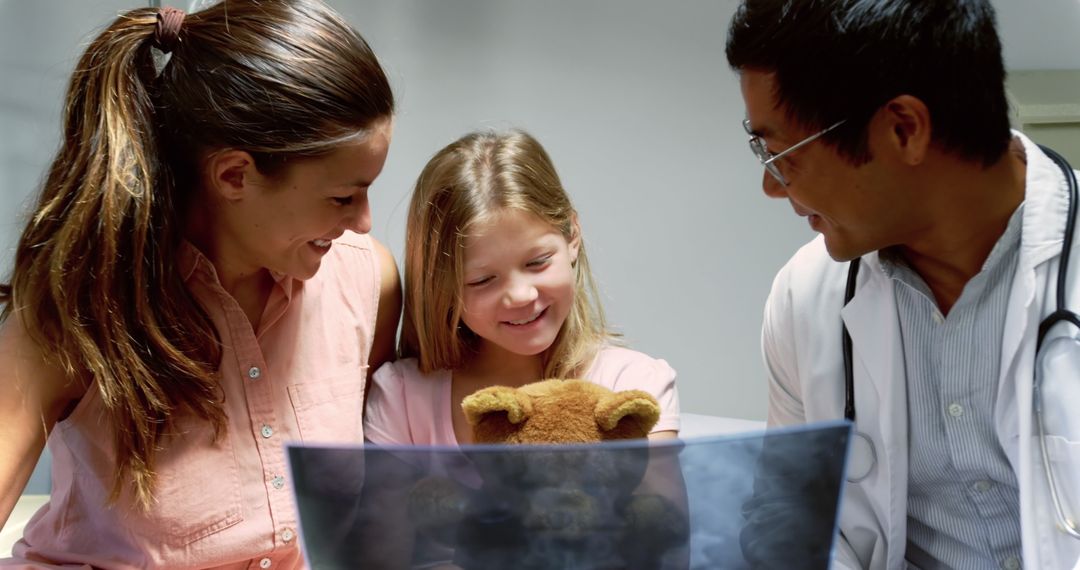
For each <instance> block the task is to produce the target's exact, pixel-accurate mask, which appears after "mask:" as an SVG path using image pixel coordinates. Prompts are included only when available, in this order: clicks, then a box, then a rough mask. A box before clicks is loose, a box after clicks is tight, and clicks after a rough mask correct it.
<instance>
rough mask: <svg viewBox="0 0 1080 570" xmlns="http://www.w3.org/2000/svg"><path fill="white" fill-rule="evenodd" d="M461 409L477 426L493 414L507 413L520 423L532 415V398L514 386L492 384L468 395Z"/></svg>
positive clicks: (507, 417) (508, 416) (511, 420)
mask: <svg viewBox="0 0 1080 570" xmlns="http://www.w3.org/2000/svg"><path fill="white" fill-rule="evenodd" d="M461 409H462V411H464V412H465V419H466V420H468V422H469V425H471V426H474V427H475V426H477V425H479V424H480V422H481V421H482V420H483V419H484V418H485V417H487V416H489V415H491V414H505V415H506V419H507V420H508V421H509V422H510V423H512V424H519V423H521V422H523V421H525V420H526V419H528V417H529V416H531V415H532V411H533V407H532V400H531V399H530V398H529V397H528V396H526V395H525V394H522V393H521V392H519V391H518V390H516V389H514V388H507V387H506V386H491V387H489V388H484V389H483V390H479V391H477V392H475V393H473V394H472V395H470V396H466V397H465V399H464V400H462V401H461Z"/></svg>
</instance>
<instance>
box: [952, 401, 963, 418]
mask: <svg viewBox="0 0 1080 570" xmlns="http://www.w3.org/2000/svg"><path fill="white" fill-rule="evenodd" d="M949 415H950V416H952V417H954V418H958V417H960V416H962V415H964V406H961V405H960V404H949Z"/></svg>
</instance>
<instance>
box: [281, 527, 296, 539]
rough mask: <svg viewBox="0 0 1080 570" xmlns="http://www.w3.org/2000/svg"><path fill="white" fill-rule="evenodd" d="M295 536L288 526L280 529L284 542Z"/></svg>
mask: <svg viewBox="0 0 1080 570" xmlns="http://www.w3.org/2000/svg"><path fill="white" fill-rule="evenodd" d="M295 537H296V535H295V534H293V531H292V529H290V528H287V529H285V530H283V531H281V540H284V541H285V542H289V541H290V540H292V539H293V538H295Z"/></svg>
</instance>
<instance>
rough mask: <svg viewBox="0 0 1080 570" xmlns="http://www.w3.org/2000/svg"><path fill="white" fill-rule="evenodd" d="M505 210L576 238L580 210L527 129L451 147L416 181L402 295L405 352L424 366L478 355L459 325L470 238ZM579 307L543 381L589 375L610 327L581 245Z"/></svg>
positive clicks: (450, 364)
mask: <svg viewBox="0 0 1080 570" xmlns="http://www.w3.org/2000/svg"><path fill="white" fill-rule="evenodd" d="M506 210H518V211H523V212H528V213H530V214H533V215H534V216H536V217H538V218H539V219H541V220H544V221H545V222H547V223H549V224H551V226H552V227H554V228H556V229H557V230H558V231H559V232H560V233H561V234H562V236H563V237H564V238H566V240H567V241H570V240H572V239H574V238H575V237H580V236H577V232H578V229H577V228H578V224H577V212H576V211H575V210H574V207H573V205H572V204H571V202H570V197H569V196H568V195H567V194H566V191H565V190H564V189H563V186H562V183H561V182H560V181H559V176H558V174H557V173H556V172H555V166H554V165H553V164H552V162H551V158H550V157H548V154H547V152H546V151H545V150H544V148H543V147H542V146H540V143H539V142H537V141H536V139H534V138H533V137H532V136H530V135H529V134H528V133H525V132H523V131H519V130H513V131H509V132H506V133H492V132H474V133H470V134H468V135H465V136H464V137H462V138H460V139H458V140H457V141H454V142H453V143H451V144H450V145H448V146H446V147H445V148H443V149H442V150H440V151H439V152H438V153H436V154H435V156H434V157H433V158H432V159H431V160H430V161H429V162H428V164H427V166H425V167H424V170H423V172H421V173H420V178H419V179H418V180H417V181H416V189H415V191H414V192H413V195H412V201H411V203H410V205H409V219H408V225H407V229H406V240H405V286H404V288H405V299H404V314H403V319H402V330H401V342H400V345H399V350H398V352H399V356H400V357H402V358H406V357H415V358H416V359H417V360H418V362H419V368H420V371H421V372H424V373H430V372H433V371H435V370H440V369H451V370H452V369H456V368H460V367H461V366H463V365H465V364H467V363H468V361H469V358H470V357H471V356H472V355H473V354H475V353H476V350H477V348H478V347H477V344H478V342H479V339H478V337H477V336H476V335H475V334H473V333H472V331H470V330H469V329H468V327H466V326H465V324H464V323H462V321H461V312H462V293H463V289H464V275H463V270H462V267H463V261H462V259H463V257H464V255H463V254H464V248H465V238H466V237H467V236H468V235H469V231H470V229H471V228H473V227H474V226H476V225H477V224H478V223H481V222H483V221H485V220H490V219H491V218H492V217H493V216H495V215H497V214H499V213H501V212H504V211H506ZM574 289H575V295H574V304H573V307H572V308H571V310H570V314H569V316H568V317H567V319H566V321H565V322H564V323H563V326H562V328H561V329H560V331H559V334H558V335H557V336H556V338H555V342H554V343H553V344H552V346H551V347H550V348H548V350H547V351H546V352H545V353H544V371H543V374H544V377H545V378H571V377H579V376H581V375H582V374H584V373H585V372H586V370H587V368H588V366H589V365H590V364H591V363H592V360H593V358H594V357H595V356H596V353H597V351H598V350H599V348H600V346H601V345H602V344H603V343H604V342H606V341H609V340H611V339H612V338H613V336H614V335H612V334H611V333H610V332H609V331H608V330H607V325H606V323H605V321H604V312H603V309H602V308H601V305H600V299H599V293H598V291H597V287H596V283H595V281H594V280H593V277H592V272H591V271H590V270H589V259H588V256H587V255H586V254H585V244H584V241H582V243H581V246H580V249H579V250H578V257H577V261H576V262H575V264H574Z"/></svg>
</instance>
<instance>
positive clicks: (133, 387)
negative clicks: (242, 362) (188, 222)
mask: <svg viewBox="0 0 1080 570" xmlns="http://www.w3.org/2000/svg"><path fill="white" fill-rule="evenodd" d="M157 23H158V10H156V9H152V8H140V9H137V10H132V11H130V12H127V13H125V14H123V15H121V16H120V17H119V18H117V19H116V20H115V21H114V22H113V23H112V24H110V25H109V26H108V28H107V29H106V30H104V31H103V32H102V33H101V34H99V35H98V36H97V37H96V38H95V39H94V40H93V41H92V42H91V43H90V45H89V46H88V47H87V49H86V51H85V52H84V53H83V55H82V57H81V59H80V60H79V63H78V65H76V67H75V72H74V74H73V75H72V77H71V82H70V85H69V87H68V92H67V100H66V104H65V106H64V109H65V116H64V130H63V133H62V136H63V138H62V143H61V147H60V150H59V152H58V153H57V155H56V157H55V158H54V159H53V162H52V166H51V168H50V170H49V173H48V177H47V179H46V180H45V184H44V188H43V189H42V192H41V195H40V197H39V199H38V203H37V205H36V207H35V209H34V212H33V213H32V215H31V217H30V220H29V221H28V223H27V225H26V228H25V229H24V230H23V233H22V238H21V239H20V241H19V245H18V249H17V250H16V252H15V267H14V271H13V273H12V276H11V280H10V282H9V283H7V284H5V285H3V286H0V302H2V303H4V304H5V306H4V308H3V313H2V316H0V318H3V319H7V318H10V317H11V315H12V314H16V313H17V314H18V318H19V320H21V322H22V323H23V324H24V325H25V327H26V330H27V332H28V334H30V335H31V337H32V338H33V339H34V340H35V341H36V342H37V343H38V345H39V346H40V347H41V349H42V352H43V353H44V354H45V355H47V357H48V358H49V359H51V360H52V361H53V362H55V363H56V364H57V365H58V366H59V367H60V368H61V369H63V370H64V371H65V372H66V373H67V374H68V376H69V377H70V378H72V380H73V381H83V382H87V383H89V382H90V381H92V382H93V387H92V388H91V389H94V390H97V392H98V393H99V395H100V397H101V401H102V403H103V406H104V411H105V416H106V421H107V422H108V424H109V425H110V426H111V428H112V432H113V434H114V438H115V440H114V446H115V451H116V458H117V465H116V477H115V479H114V482H113V487H112V494H111V498H112V499H113V500H115V499H116V498H117V497H118V496H119V495H120V493H121V491H122V490H124V489H128V488H130V490H131V491H132V494H133V496H134V500H135V501H136V503H137V504H139V505H141V506H142V507H143V508H149V506H150V505H151V503H152V499H153V497H152V490H153V481H154V466H155V462H154V458H155V456H156V451H157V449H158V447H159V446H160V444H161V442H162V438H163V436H164V435H165V434H167V433H169V431H170V430H171V428H172V426H173V421H174V419H175V417H176V416H178V415H192V416H195V417H198V418H202V419H203V420H205V421H207V422H209V423H211V424H212V425H213V426H214V428H215V433H220V432H221V430H222V429H223V428H224V427H225V421H226V418H225V411H224V408H223V404H222V399H223V393H222V389H221V386H220V378H219V376H218V375H217V373H216V372H217V369H218V366H219V364H220V360H221V347H220V342H219V340H218V334H217V331H216V330H215V329H214V326H213V323H211V321H210V318H209V316H208V315H207V313H206V312H205V310H203V308H202V307H201V306H200V305H199V303H198V302H197V301H196V300H195V298H194V297H193V296H192V295H191V293H190V292H189V291H188V290H187V288H186V286H185V284H184V278H183V276H182V275H181V269H180V267H179V266H178V252H179V250H180V247H181V244H182V240H183V239H184V235H183V232H184V227H185V213H186V211H187V209H188V204H189V203H190V201H191V200H192V196H194V195H196V187H197V184H198V174H199V166H198V165H199V158H200V156H202V155H204V154H205V153H208V152H212V151H214V150H216V149H221V148H234V149H240V150H244V151H247V152H248V153H250V154H251V155H252V157H253V158H254V160H255V163H256V167H257V168H258V169H259V170H260V171H261V172H263V173H266V174H267V175H275V174H277V173H279V172H281V171H283V170H284V169H285V168H286V167H287V164H288V162H289V161H290V160H291V159H296V158H299V157H311V156H319V155H323V154H326V153H329V152H332V151H333V150H334V149H335V148H337V147H338V146H340V144H341V143H342V141H345V140H350V139H352V138H355V137H356V136H358V135H357V133H363V131H364V129H366V128H367V127H370V126H371V125H372V124H373V123H374V122H376V121H378V120H380V119H382V118H384V117H388V116H390V115H391V114H392V112H393V95H392V93H391V90H390V86H389V83H388V82H387V79H386V76H385V74H384V73H383V70H382V68H381V67H380V66H379V63H378V61H377V60H376V58H375V55H374V54H373V53H372V52H371V49H370V48H369V47H368V45H367V43H365V42H364V40H363V38H361V37H360V35H359V34H358V33H357V32H356V31H355V30H354V29H352V28H351V27H350V26H349V25H348V24H347V23H346V22H345V21H344V20H342V19H341V18H340V17H339V16H338V15H337V14H336V13H334V12H333V11H332V10H331V9H330V8H328V7H327V6H326V5H325V4H324V3H322V2H321V1H319V0H261V1H256V0H229V1H228V2H221V3H218V4H215V5H213V6H211V7H209V8H207V9H206V10H203V11H200V12H196V13H193V14H189V15H187V17H186V18H185V19H184V20H183V24H182V28H181V29H180V31H179V32H178V38H177V41H176V42H175V46H174V47H172V52H171V53H172V55H171V59H170V60H169V61H168V63H167V64H165V66H164V68H162V69H161V70H160V73H157V71H158V70H157V69H156V68H155V65H154V58H153V53H152V51H151V47H152V46H154V41H155V30H156V26H157Z"/></svg>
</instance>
